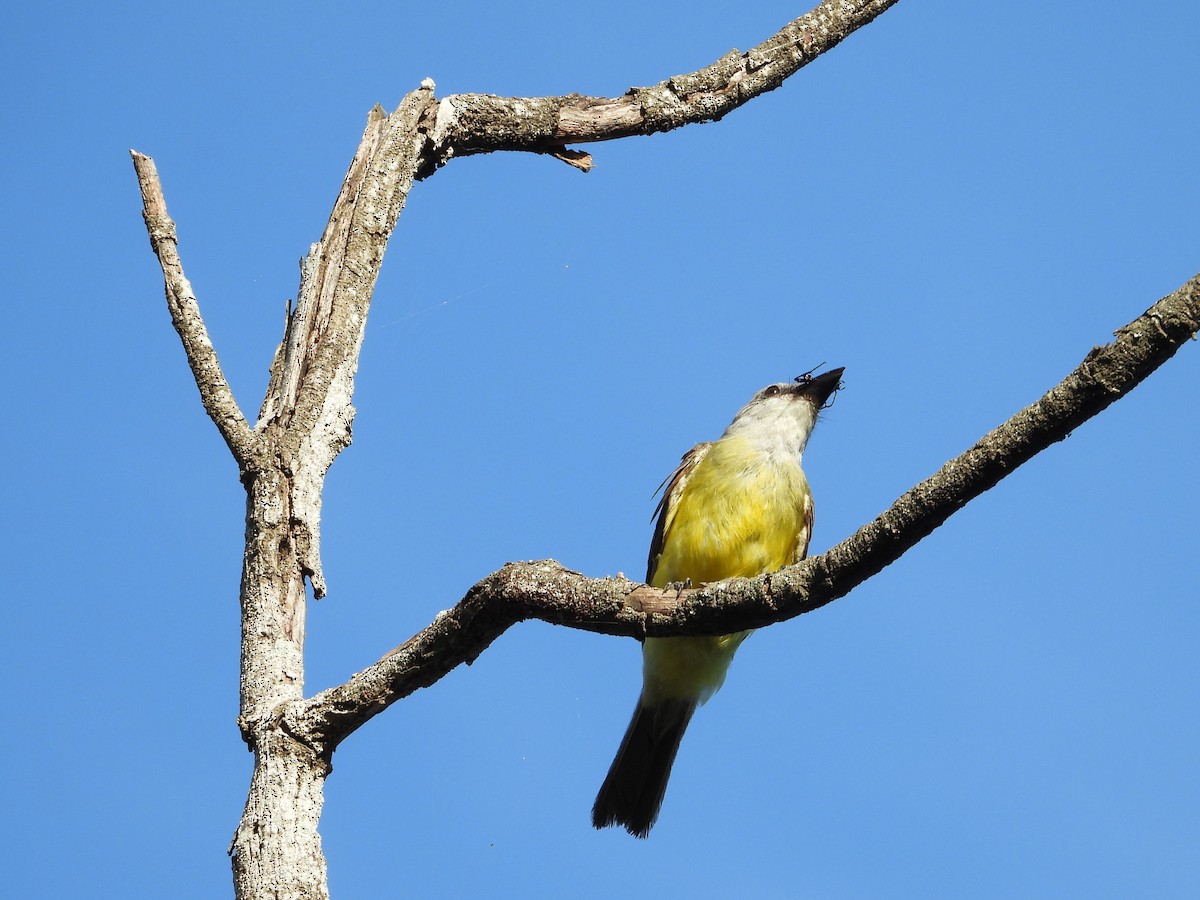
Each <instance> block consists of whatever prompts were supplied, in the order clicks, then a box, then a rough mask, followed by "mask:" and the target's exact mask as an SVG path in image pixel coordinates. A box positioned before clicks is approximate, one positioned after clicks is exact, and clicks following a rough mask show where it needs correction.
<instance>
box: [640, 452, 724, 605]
mask: <svg viewBox="0 0 1200 900" xmlns="http://www.w3.org/2000/svg"><path fill="white" fill-rule="evenodd" d="M712 445H713V442H712V441H705V442H704V443H702V444H697V445H696V446H695V447H693V448H692V449H691V450H689V451H688V452H687V453H685V454H683V458H682V459H681V460H680V461H679V465H678V466H676V468H675V471H674V472H672V473H671V474H670V475H668V476H667V477H666V478H665V479H663V483H662V484H660V485H659V486H658V490H660V491H662V496H661V497H660V498H659V500H658V506H656V507H654V515H655V516H656V517H657V521H656V522H655V523H654V537H652V538H651V539H650V556H649V558H648V559H647V560H646V583H647V584H649V583H650V582H652V581H653V580H654V573H655V571H656V570H657V569H658V558H659V556H661V555H662V551H663V547H664V546H665V545H666V542H667V535H668V533H669V532H670V530H671V521H672V520H673V519H674V518H675V509H676V507H677V506H678V504H679V498H680V496H681V495H682V494H683V489H684V487H685V486H686V485H687V483H688V479H689V478H691V477H692V473H693V472H695V471H696V466H698V465H700V460H702V459H704V457H705V455H706V454H707V453H708V451H709V448H710V447H712ZM655 493H657V491H656V492H655Z"/></svg>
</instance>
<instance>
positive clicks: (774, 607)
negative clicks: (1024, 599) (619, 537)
mask: <svg viewBox="0 0 1200 900" xmlns="http://www.w3.org/2000/svg"><path fill="white" fill-rule="evenodd" d="M1198 330H1200V275H1197V276H1196V277H1194V278H1193V279H1191V280H1190V281H1189V282H1187V283H1186V284H1184V285H1183V286H1182V287H1180V288H1179V289H1178V290H1176V291H1175V292H1174V293H1172V294H1170V295H1168V296H1167V297H1164V298H1163V299H1162V300H1160V301H1159V302H1158V303H1156V304H1154V305H1153V306H1152V307H1150V309H1149V310H1147V311H1146V312H1145V313H1144V314H1143V315H1142V316H1140V317H1139V318H1137V319H1135V320H1134V321H1133V322H1130V323H1129V324H1128V325H1126V326H1125V327H1124V328H1121V329H1119V330H1118V331H1117V332H1116V333H1115V337H1116V340H1115V341H1113V342H1112V343H1111V344H1107V345H1106V346H1104V347H1096V348H1093V350H1092V351H1091V352H1090V353H1088V354H1087V356H1086V357H1085V358H1084V360H1083V361H1082V362H1081V363H1080V364H1079V366H1078V367H1076V369H1075V370H1074V371H1073V372H1071V373H1070V374H1069V375H1068V376H1067V377H1066V378H1065V379H1063V381H1062V382H1061V383H1060V384H1058V385H1057V386H1055V387H1054V388H1052V389H1051V390H1050V391H1049V392H1047V393H1046V394H1045V395H1044V396H1043V397H1042V398H1041V399H1040V400H1038V401H1037V402H1035V403H1033V404H1032V405H1030V406H1028V407H1026V408H1025V409H1023V410H1021V411H1020V412H1019V413H1017V414H1016V415H1015V416H1013V417H1012V418H1011V419H1009V420H1008V421H1007V422H1005V423H1004V424H1002V425H1001V426H999V427H998V428H996V429H995V430H993V431H991V432H989V433H988V434H987V435H985V436H984V437H983V438H981V439H980V440H979V442H978V443H976V444H975V446H974V447H972V448H971V449H969V450H967V451H966V452H965V453H963V454H962V455H961V456H959V457H957V458H956V459H953V460H951V461H950V462H948V463H946V464H945V465H944V466H942V468H941V469H940V470H938V472H937V473H936V474H935V475H933V476H932V477H930V478H928V479H926V480H925V481H923V482H921V483H920V484H918V485H917V486H916V487H914V488H912V489H911V490H909V491H908V492H907V493H906V494H904V496H902V497H901V498H900V499H898V500H897V501H896V502H895V503H893V504H892V506H891V507H890V508H889V509H887V510H886V511H885V512H883V513H882V514H881V515H880V516H879V517H877V518H876V519H875V520H874V521H872V522H870V523H868V524H866V525H864V526H863V527H862V528H860V529H859V530H858V531H857V532H855V533H854V534H853V535H851V536H850V537H848V538H846V539H845V540H843V541H842V542H841V543H840V544H838V545H837V546H835V547H833V548H832V549H830V550H829V551H827V552H826V553H824V554H822V555H820V556H815V557H811V558H810V559H807V560H805V561H804V562H801V563H798V564H797V565H794V566H789V567H788V568H786V569H783V570H781V571H779V572H775V573H772V574H769V575H760V576H758V577H756V578H748V579H746V578H739V579H730V580H728V581H720V582H716V583H715V584H711V585H707V586H704V587H701V588H699V589H693V590H687V591H682V592H678V593H677V592H675V591H670V590H668V591H662V590H659V589H657V588H651V587H648V586H646V585H639V584H637V583H635V582H631V581H628V580H626V579H624V578H597V579H592V578H586V577H584V576H583V575H581V574H579V573H578V572H572V571H569V570H567V569H564V568H562V567H561V566H560V565H559V564H558V563H556V562H554V561H552V560H546V561H542V562H532V563H510V564H508V565H506V566H505V567H504V568H502V569H500V570H499V571H498V572H495V573H493V574H492V575H489V576H487V577H486V578H484V579H483V580H482V581H480V582H479V583H478V584H476V585H475V586H474V587H473V588H471V590H470V591H469V592H468V593H467V595H466V596H465V597H464V598H463V599H462V600H461V601H460V602H459V603H458V604H457V605H456V606H455V607H454V608H453V609H450V610H447V611H445V612H442V613H440V614H439V615H438V616H437V618H436V619H435V620H434V622H433V624H431V625H430V626H429V627H428V628H426V629H425V630H423V631H421V632H420V633H418V634H416V635H414V636H413V637H412V638H410V639H409V640H408V641H406V642H405V643H404V644H403V645H401V646H400V647H397V648H396V649H395V650H393V651H391V652H390V653H389V654H388V655H387V656H385V657H384V658H383V659H381V660H380V661H379V662H377V663H375V664H374V665H372V666H371V667H369V668H368V669H366V670H365V671H363V672H360V673H358V674H356V675H355V676H354V677H352V678H351V679H350V680H349V681H348V682H346V683H345V684H342V685H338V686H337V687H333V688H330V689H328V690H325V691H322V692H321V693H319V694H317V695H316V696H314V697H312V698H310V699H307V700H303V701H298V702H296V703H293V704H290V706H289V708H288V709H287V710H286V711H285V713H284V719H283V721H284V724H285V727H287V728H288V730H289V731H290V732H291V733H292V734H293V735H296V736H297V737H299V738H300V739H301V740H304V741H305V742H306V743H309V744H310V745H312V746H314V747H317V748H318V749H319V750H320V752H322V753H324V754H329V753H331V752H332V751H333V749H334V748H335V747H336V746H337V744H338V743H339V742H340V741H341V740H343V739H344V738H345V737H346V736H348V735H349V734H351V733H352V732H353V731H354V730H355V729H357V728H358V727H359V726H360V725H362V724H363V723H364V722H366V721H367V720H369V719H370V718H371V717H373V716H374V715H376V714H377V713H379V712H382V711H383V710H384V709H386V708H387V707H388V706H389V705H390V704H392V703H394V702H395V701H396V700H399V699H401V698H403V697H405V696H407V695H408V694H411V693H412V692H413V691H415V690H417V689H419V688H422V687H427V686H429V685H431V684H433V683H434V682H436V681H438V680H439V679H440V678H441V677H442V676H443V675H445V674H446V673H447V672H449V671H450V670H451V669H453V668H455V667H456V666H458V665H459V664H460V663H464V662H465V663H468V664H469V663H471V662H473V661H474V660H475V659H476V658H477V657H478V656H479V655H480V654H481V653H482V652H483V651H484V650H485V649H486V648H487V647H488V645H489V644H491V642H492V641H494V640H495V639H496V638H497V637H499V636H500V635H501V634H502V633H503V632H504V631H505V630H506V629H507V628H508V627H509V626H511V625H513V624H515V623H517V622H520V621H523V620H525V619H540V620H542V621H545V622H550V623H552V624H556V625H567V626H570V627H572V628H582V629H586V630H588V631H597V632H601V633H604V634H613V635H626V636H633V637H638V638H642V637H646V636H653V637H665V636H672V635H680V634H724V633H729V632H733V631H741V630H743V629H746V628H760V627H762V626H765V625H769V624H772V623H775V622H781V621H784V620H786V619H790V618H793V617H795V616H798V615H801V614H802V613H806V612H811V611H812V610H815V609H818V608H820V607H822V606H824V605H825V604H827V603H829V602H831V601H833V600H836V599H837V598H839V597H842V596H845V595H846V594H848V593H849V592H850V591H851V590H852V589H854V588H855V587H857V586H858V585H859V584H861V583H862V582H864V581H866V580H867V579H868V578H870V577H871V576H872V575H874V574H876V573H877V572H879V571H880V570H882V569H883V568H884V567H886V566H888V565H890V564H891V563H893V562H895V561H896V560H897V559H899V558H900V557H901V556H902V555H903V554H904V553H905V551H907V550H908V549H909V548H910V547H912V546H914V545H916V544H917V543H918V542H919V541H920V540H922V539H923V538H925V537H926V536H928V535H929V534H930V533H932V532H933V531H934V530H935V529H936V528H937V527H938V526H939V525H941V524H942V523H943V522H945V521H946V519H948V518H949V517H950V516H951V515H952V514H953V513H954V512H956V511H957V510H959V509H961V508H962V507H963V506H965V505H966V504H967V503H968V502H969V501H970V500H972V499H974V498H975V497H977V496H979V495H980V494H982V493H983V492H984V491H986V490H988V489H989V488H991V487H993V486H994V485H995V484H997V483H998V482H999V481H1000V480H1001V479H1002V478H1004V477H1005V476H1006V475H1008V474H1009V473H1011V472H1012V471H1013V470H1015V469H1016V468H1017V467H1018V466H1020V465H1021V464H1022V463H1025V462H1027V461H1028V460H1029V459H1031V458H1033V456H1035V455H1036V454H1037V453H1039V452H1041V451H1042V450H1044V449H1045V448H1047V447H1049V446H1050V445H1051V444H1053V443H1055V442H1057V441H1061V440H1062V439H1063V438H1065V437H1067V436H1068V435H1069V434H1070V433H1071V431H1072V430H1074V429H1075V428H1076V427H1078V426H1079V425H1080V424H1082V423H1083V422H1085V421H1086V420H1088V419H1090V418H1091V417H1092V416H1094V415H1096V414H1097V413H1099V412H1101V411H1102V410H1104V409H1105V408H1106V407H1108V406H1109V405H1110V404H1111V403H1113V402H1114V401H1116V400H1118V399H1120V398H1121V397H1123V396H1124V395H1125V394H1127V393H1129V391H1131V390H1132V389H1133V388H1134V387H1136V386H1137V385H1138V384H1139V383H1141V381H1142V380H1143V379H1145V378H1146V377H1147V376H1148V375H1149V374H1150V373H1151V372H1153V371H1154V370H1155V369H1157V368H1158V367H1159V366H1160V365H1162V364H1163V363H1164V362H1166V361H1167V360H1168V359H1170V358H1171V357H1172V356H1173V355H1174V354H1175V352H1176V351H1177V350H1178V349H1179V347H1180V346H1181V345H1182V344H1183V342H1184V341H1185V340H1188V339H1189V338H1194V337H1195V335H1196V333H1197V331H1198Z"/></svg>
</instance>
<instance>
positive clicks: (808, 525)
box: [792, 490, 816, 562]
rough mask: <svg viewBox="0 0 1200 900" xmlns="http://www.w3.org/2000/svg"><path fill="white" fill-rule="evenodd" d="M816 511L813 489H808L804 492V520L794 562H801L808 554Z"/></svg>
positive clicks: (797, 538) (797, 540)
mask: <svg viewBox="0 0 1200 900" xmlns="http://www.w3.org/2000/svg"><path fill="white" fill-rule="evenodd" d="M815 513H816V509H815V508H814V507H813V498H812V491H809V490H806V491H805V492H804V522H803V523H802V524H801V526H800V533H799V534H798V535H796V558H795V559H794V560H792V562H800V560H802V559H804V558H805V557H806V556H808V542H809V540H810V539H811V538H812V532H813V519H814V516H815Z"/></svg>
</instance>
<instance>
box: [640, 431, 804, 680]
mask: <svg viewBox="0 0 1200 900" xmlns="http://www.w3.org/2000/svg"><path fill="white" fill-rule="evenodd" d="M807 496H808V484H807V482H806V481H805V478H804V473H803V471H801V469H800V466H799V463H798V462H796V461H794V460H790V459H789V460H783V461H781V462H773V461H770V460H768V459H767V458H766V457H765V455H764V454H761V453H759V452H757V451H755V450H754V449H753V448H751V447H749V446H747V445H746V444H744V443H742V442H739V441H738V440H737V439H736V438H735V439H731V438H725V439H723V440H721V441H718V442H717V443H716V444H714V445H713V447H712V449H711V450H710V451H709V452H708V454H707V456H705V458H704V459H703V460H702V461H701V463H700V464H699V465H698V466H697V468H696V472H695V473H694V474H693V475H692V476H691V478H690V479H689V480H688V482H687V484H686V486H685V487H684V490H683V493H682V494H681V496H680V497H679V499H678V501H677V503H676V508H675V509H674V510H673V515H670V516H669V520H668V524H667V527H666V530H665V538H664V543H663V548H662V552H661V555H660V556H659V558H658V564H657V566H656V568H655V571H654V576H653V578H652V579H651V582H650V583H651V584H652V585H654V586H655V587H666V586H667V585H669V584H673V583H677V582H682V581H687V580H690V581H691V583H692V584H693V585H694V586H698V585H701V584H706V583H708V582H712V581H720V580H721V579H723V578H742V577H751V576H754V575H761V574H763V573H764V572H773V571H775V570H776V569H781V568H783V567H784V566H788V565H791V564H792V563H793V562H795V561H796V560H797V559H798V558H800V557H802V556H803V554H804V552H805V550H806V549H807V526H806V521H805V510H806V505H807V499H806V498H807ZM802 540H803V542H804V544H805V546H801V541H802ZM749 633H750V632H748V631H743V632H738V633H736V634H727V635H721V636H718V637H682V638H648V639H647V640H646V642H645V644H644V646H643V672H644V687H643V691H644V698H645V699H646V700H647V701H650V702H653V701H654V700H655V699H666V698H671V699H685V698H696V699H698V700H699V702H704V701H705V700H707V699H708V698H709V697H710V696H712V694H713V693H714V692H715V691H716V690H717V689H718V688H719V687H720V686H721V684H722V683H723V682H724V680H725V673H726V671H727V670H728V668H729V664H730V662H731V661H732V660H733V654H734V652H735V651H736V650H737V648H738V646H740V645H741V643H742V641H743V640H745V639H746V637H747V636H748V635H749Z"/></svg>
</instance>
